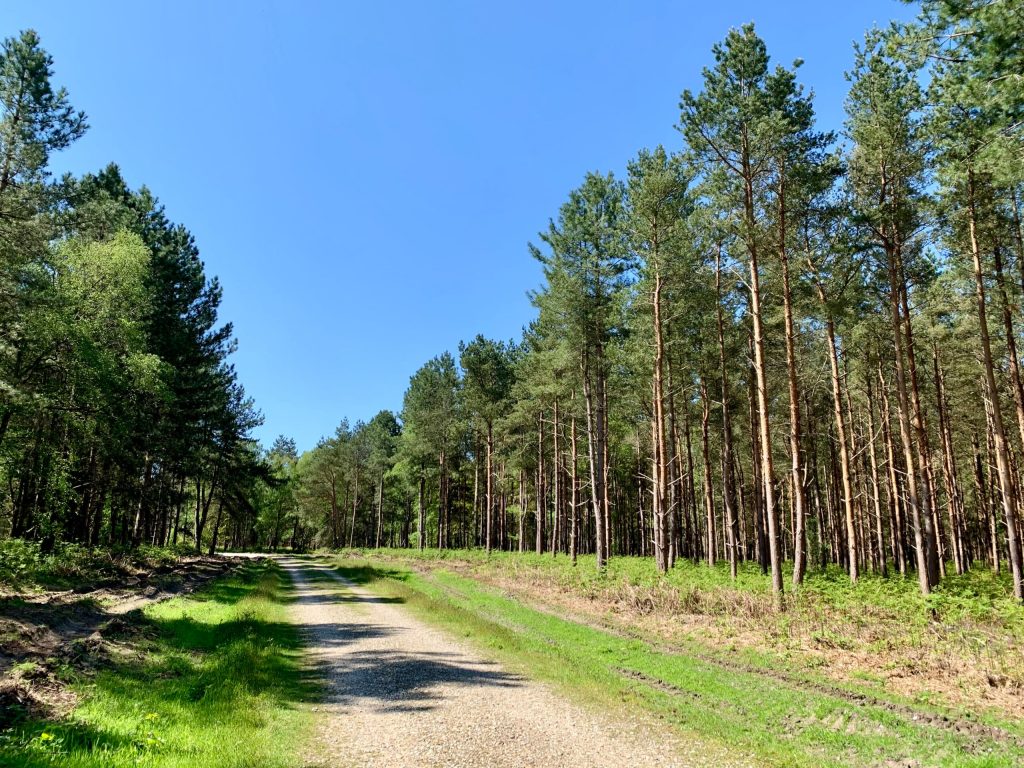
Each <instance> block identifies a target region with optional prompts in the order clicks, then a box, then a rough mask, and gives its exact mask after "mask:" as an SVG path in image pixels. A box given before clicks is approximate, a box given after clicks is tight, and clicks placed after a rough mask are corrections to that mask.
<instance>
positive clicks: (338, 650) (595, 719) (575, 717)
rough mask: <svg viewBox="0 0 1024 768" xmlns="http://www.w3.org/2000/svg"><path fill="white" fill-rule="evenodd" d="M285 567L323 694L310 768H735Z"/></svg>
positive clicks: (313, 570)
mask: <svg viewBox="0 0 1024 768" xmlns="http://www.w3.org/2000/svg"><path fill="white" fill-rule="evenodd" d="M280 562H281V565H282V566H283V567H284V568H285V569H286V570H287V572H288V573H289V574H290V576H291V578H292V579H293V580H294V582H295V584H296V589H297V598H298V599H297V600H296V602H295V604H294V606H293V607H292V611H293V618H294V620H295V621H296V622H297V623H298V624H299V625H300V626H301V627H302V628H303V630H304V632H305V635H306V639H307V642H308V647H309V654H310V661H311V663H312V664H313V665H314V667H315V669H316V671H317V673H318V674H319V675H320V676H321V677H322V679H323V682H324V698H323V703H322V704H321V705H320V706H319V707H318V708H317V709H318V710H319V711H320V712H321V715H320V719H319V726H318V733H317V735H316V738H315V739H314V742H313V743H312V744H311V746H310V749H309V753H308V754H307V755H306V756H305V757H306V761H307V765H309V766H331V768H335V767H337V768H341V767H343V766H445V767H446V768H458V767H461V766H466V767H467V768H484V767H486V766H516V767H517V768H518V767H520V766H559V767H560V768H564V766H608V767H609V768H612V767H615V768H618V767H619V766H645V768H647V767H650V768H655V767H668V766H703V765H709V764H715V765H718V766H725V765H736V763H735V762H734V760H731V759H729V758H728V757H725V756H723V755H719V754H718V753H719V750H718V749H716V748H710V749H709V748H708V746H707V745H705V744H701V743H697V742H693V741H686V742H684V741H683V740H681V739H679V738H676V737H674V736H671V735H669V734H667V733H666V731H665V730H664V729H658V730H655V728H654V727H653V726H652V725H651V724H650V723H648V722H645V721H640V720H636V721H633V720H628V719H623V718H621V717H616V718H612V717H611V716H610V715H606V714H601V713H599V712H596V711H592V710H590V709H584V708H582V707H580V706H578V705H576V704H574V703H572V702H570V701H568V700H566V699H565V698H564V697H563V696H561V695H559V694H557V693H555V692H554V691H553V690H551V689H550V688H548V687H547V686H545V685H543V684H540V683H538V682H535V681H532V680H527V679H524V678H522V677H519V676H517V675H513V674H510V673H508V672H506V671H505V670H503V669H502V668H501V667H500V666H499V665H498V664H496V663H494V662H492V661H488V660H487V659H486V658H484V657H483V656H482V655H481V654H480V653H479V652H478V651H476V650H475V649H472V648H471V647H469V646H468V645H466V644H464V643H462V642H459V641H457V640H455V639H453V638H451V637H450V636H448V635H447V634H445V633H443V632H440V631H438V630H436V629H434V628H432V627H429V626H427V625H426V624H424V623H422V622H421V621H419V620H417V619H415V618H413V617H412V616H411V615H410V614H409V612H408V611H407V610H405V609H403V608H402V607H401V605H400V604H398V603H395V602H393V601H392V600H391V599H389V598H385V597H378V596H375V595H373V594H371V593H370V592H368V591H366V590H364V589H361V588H359V587H357V586H356V585H354V584H352V583H350V582H347V581H345V580H344V579H342V578H341V577H340V576H338V575H337V574H336V573H335V572H334V571H332V570H330V569H328V568H326V567H323V566H319V565H316V564H313V563H309V562H304V561H300V560H296V559H291V558H282V559H281V560H280Z"/></svg>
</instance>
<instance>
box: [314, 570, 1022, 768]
mask: <svg viewBox="0 0 1024 768" xmlns="http://www.w3.org/2000/svg"><path fill="white" fill-rule="evenodd" d="M334 562H335V564H336V566H337V568H338V570H339V572H340V573H341V574H342V575H344V576H345V577H347V578H349V579H351V580H353V581H356V582H359V583H362V584H366V585H369V586H370V587H371V588H372V589H373V590H374V591H375V592H378V593H381V594H384V595H387V596H392V597H401V598H402V599H403V600H404V601H405V603H406V605H408V606H409V607H410V608H411V609H412V610H414V611H416V612H417V613H418V614H419V615H421V616H422V617H423V618H425V619H427V620H429V621H431V622H433V623H435V624H438V625H440V626H442V627H443V628H445V629H447V630H449V631H451V632H453V633H455V634H458V635H462V636H465V637H467V638H470V639H471V640H472V641H473V642H475V643H477V644H479V645H481V646H483V647H484V648H485V649H486V650H487V651H489V652H490V653H491V654H493V655H494V656H496V657H498V658H499V659H500V660H501V661H503V662H504V663H505V664H506V665H507V666H509V667H510V668H512V669H513V670H517V671H522V672H524V673H525V674H527V675H529V676H531V677H535V678H539V679H542V680H546V681H549V682H552V683H554V684H556V685H558V686H560V687H562V688H563V689H564V690H565V691H567V692H569V693H570V694H571V695H573V696H575V697H580V698H582V699H584V700H589V701H593V702H596V703H600V704H603V705H607V706H619V705H622V704H626V705H627V706H639V707H640V708H642V709H643V710H646V711H647V712H649V713H650V714H651V715H653V716H655V717H657V718H659V719H661V720H663V721H664V722H666V723H669V724H671V725H672V726H673V727H675V728H677V729H678V730H679V731H680V732H681V733H682V734H683V735H684V736H686V735H690V736H696V737H697V738H698V739H700V740H702V741H704V742H707V741H710V742H712V743H714V744H718V745H721V746H722V747H723V748H724V749H725V750H727V751H735V752H738V753H740V754H746V755H754V756H756V758H757V761H758V763H759V764H768V765H778V766H819V765H835V766H843V765H846V766H862V765H879V764H885V761H886V760H903V761H906V762H912V761H913V760H920V761H921V762H922V764H924V765H942V766H956V767H958V768H968V767H970V768H983V767H991V768H995V767H996V766H998V767H999V768H1005V767H1006V766H1012V765H1016V764H1019V763H1020V760H1021V758H1020V754H1021V753H1020V747H1019V742H1017V741H1014V740H1009V741H1006V740H1002V741H1001V740H998V739H994V738H988V737H985V736H982V735H979V734H975V735H973V736H965V735H962V734H958V733H955V732H953V731H951V730H948V729H944V728H940V727H938V726H933V725H927V724H923V723H921V722H916V721H914V719H913V715H911V714H909V713H907V712H904V711H900V710H893V709H890V708H887V707H885V706H882V705H881V704H880V703H877V702H870V701H869V702H860V703H853V702H851V701H849V700H847V699H845V698H843V697H841V696H838V695H835V694H830V693H827V692H822V691H820V690H816V689H814V688H812V687H806V686H801V685H798V684H788V683H786V682H780V681H779V680H777V679H774V678H770V677H766V676H764V675H762V674H758V673H757V671H756V670H750V671H743V670H734V669H727V668H724V667H723V666H721V665H720V664H716V663H714V662H713V661H709V660H702V659H700V658H697V657H694V656H687V655H684V654H678V653H672V652H669V651H666V650H661V649H658V648H657V647H655V646H652V645H651V644H650V643H647V642H645V641H644V640H642V639H638V638H629V637H623V636H621V635H615V634H610V633H608V632H605V631H602V630H600V629H598V628H595V627H591V626H586V625H583V624H578V623H575V622H572V621H569V620H566V619H564V618H561V617H558V616H554V615H552V614H550V613H547V612H541V611H538V610H535V609H533V608H531V607H529V606H527V605H524V604H523V603H522V602H520V601H517V600H514V599H511V598H510V597H508V596H506V595H503V594H502V593H500V592H499V591H498V590H495V589H492V588H489V587H486V586H483V585H481V584H480V583H478V582H476V581H475V580H473V579H472V578H467V577H465V576H461V575H458V574H455V573H451V572H449V571H445V570H443V569H440V568H438V569H435V570H432V571H430V572H428V573H418V572H414V571H412V570H410V569H409V568H407V567H403V566H402V565H400V564H396V563H395V562H393V561H391V562H386V563H380V562H374V561H359V560H352V559H350V558H342V559H337V560H335V561H334ZM613 567H614V566H613ZM581 578H589V577H581ZM609 578H618V577H617V576H614V575H612V576H610V577H609ZM920 712H921V713H922V714H925V715H928V714H929V710H927V709H921V710H920ZM936 714H938V715H941V713H939V712H937V711H936Z"/></svg>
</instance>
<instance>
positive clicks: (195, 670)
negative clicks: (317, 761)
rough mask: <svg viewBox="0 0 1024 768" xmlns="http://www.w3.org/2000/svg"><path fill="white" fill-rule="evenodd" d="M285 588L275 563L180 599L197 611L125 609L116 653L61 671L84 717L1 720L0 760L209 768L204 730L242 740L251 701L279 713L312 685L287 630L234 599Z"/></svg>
mask: <svg viewBox="0 0 1024 768" xmlns="http://www.w3.org/2000/svg"><path fill="white" fill-rule="evenodd" d="M287 586H288V579H287V577H286V576H285V575H284V574H283V573H281V571H280V569H278V568H277V567H276V566H274V565H272V564H270V563H252V564H246V565H245V566H243V567H242V568H241V569H240V570H239V571H238V572H237V573H236V574H235V575H234V576H233V577H232V578H229V579H225V580H222V581H218V582H214V583H212V584H210V585H209V586H208V587H206V588H205V589H203V590H202V591H201V592H200V593H197V594H196V595H193V596H192V597H190V598H189V602H190V603H196V604H198V607H197V606H196V605H192V606H190V610H189V611H187V612H183V613H179V612H171V615H170V616H169V617H162V616H161V615H159V613H158V614H157V615H156V616H144V615H143V614H142V613H141V612H133V613H132V614H130V615H129V617H128V618H129V619H130V621H129V623H128V626H127V627H126V628H125V629H124V633H123V634H124V638H123V639H124V643H123V645H122V643H118V645H119V646H121V650H119V651H118V652H114V653H102V654H101V655H99V656H98V657H97V658H96V659H92V660H86V662H87V663H86V665H85V667H84V668H80V669H77V670H70V669H66V670H64V671H63V673H62V676H64V677H66V678H70V679H71V680H73V681H75V682H77V683H80V684H87V685H88V689H89V699H88V704H87V707H86V709H87V712H86V714H85V715H84V716H77V715H72V716H71V717H69V718H66V719H63V720H59V721H56V722H55V721H52V720H45V719H35V718H31V717H28V718H25V719H23V720H22V721H21V722H18V723H14V724H7V725H8V727H7V728H6V730H4V729H3V725H4V724H0V765H4V766H10V768H17V767H19V766H21V767H26V766H27V767H31V768H35V766H50V765H64V764H68V763H73V764H74V765H76V766H79V765H80V766H92V765H96V766H120V765H134V764H137V763H138V762H139V761H140V759H142V758H145V760H144V762H146V764H150V762H151V761H152V762H153V763H155V764H160V763H161V762H163V760H165V759H166V760H167V761H168V762H171V763H174V764H178V763H176V762H175V761H176V759H177V758H178V757H180V758H183V759H185V762H190V760H189V759H188V758H189V757H193V758H194V760H192V761H191V762H194V764H197V765H198V764H210V763H208V762H206V759H204V757H202V756H201V755H200V754H199V753H197V752H196V749H199V748H200V747H198V746H196V745H197V744H201V743H202V742H203V740H204V739H207V740H209V739H210V738H211V733H212V731H211V733H207V734H203V733H202V732H201V729H203V728H204V727H210V728H211V729H214V728H218V727H230V726H235V725H241V726H242V727H243V733H242V734H240V736H241V737H243V738H244V728H245V727H250V728H253V729H254V732H255V731H256V730H258V728H259V727H260V725H261V723H262V721H263V718H262V716H261V715H260V714H259V713H257V712H256V711H255V709H256V707H254V705H255V704H256V703H257V701H258V702H259V704H260V708H263V707H264V706H265V705H266V704H269V706H270V707H271V708H281V709H291V708H294V707H296V706H297V705H299V704H301V703H304V702H310V701H313V700H314V699H315V698H316V697H317V696H318V694H319V692H320V689H319V685H318V681H317V680H316V679H315V678H314V676H313V675H312V674H311V672H310V671H309V670H308V668H307V667H306V666H305V665H304V664H303V662H302V642H301V638H300V636H299V633H298V632H297V631H296V628H295V626H294V625H292V624H290V623H288V622H285V621H274V620H268V619H266V618H263V617H261V615H260V611H259V610H258V609H257V608H254V609H253V610H248V609H246V608H245V607H239V606H238V604H239V602H240V601H241V600H242V599H243V598H245V597H247V596H250V595H252V596H254V597H256V598H257V599H263V600H267V601H271V602H273V603H283V602H284V601H285V599H286V598H287V594H288V593H287ZM210 603H213V604H215V605H213V606H210V605H205V606H204V605H203V604H210ZM263 613H266V609H264V611H263ZM204 618H209V621H204V620H203V619H204ZM118 639H119V640H120V639H121V638H118ZM78 687H79V688H81V687H82V686H81V685H79V686H78ZM224 757H225V759H227V758H228V757H230V756H228V755H224Z"/></svg>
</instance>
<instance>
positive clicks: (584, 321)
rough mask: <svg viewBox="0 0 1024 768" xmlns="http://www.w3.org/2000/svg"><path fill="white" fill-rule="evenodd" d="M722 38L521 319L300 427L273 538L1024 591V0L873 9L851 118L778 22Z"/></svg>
mask: <svg viewBox="0 0 1024 768" xmlns="http://www.w3.org/2000/svg"><path fill="white" fill-rule="evenodd" d="M712 53H713V59H712V61H711V63H710V65H709V67H708V68H707V69H705V70H704V76H703V77H704V79H703V86H702V88H701V89H700V91H699V92H697V93H691V92H689V91H687V92H684V93H683V94H682V97H681V100H680V113H679V123H678V128H679V133H680V141H679V143H678V145H677V146H675V147H670V148H662V147H658V148H655V149H651V150H643V151H641V152H640V153H639V154H638V155H637V156H636V157H635V158H634V159H633V160H632V161H631V162H630V163H629V165H628V172H627V174H626V176H625V178H623V179H621V180H620V179H617V178H614V177H613V176H612V175H611V174H599V173H592V174H588V175H587V177H586V178H585V180H584V181H583V183H582V185H581V186H580V187H579V188H577V189H575V190H573V191H572V192H571V193H570V195H569V198H568V200H567V201H566V203H565V204H564V205H563V206H562V207H561V209H560V210H559V211H558V212H557V215H556V216H555V218H554V220H553V221H551V223H550V225H549V226H548V228H547V229H546V230H545V231H544V232H543V233H542V234H541V235H540V240H539V245H538V246H536V247H532V248H531V250H532V253H533V256H535V257H536V258H537V259H539V260H540V262H541V264H542V265H543V269H544V277H545V282H544V285H543V287H542V288H541V289H540V290H539V291H537V292H536V293H535V294H533V295H532V298H533V301H534V304H535V306H536V307H537V310H538V316H537V317H536V319H535V320H534V321H533V322H532V323H531V324H530V325H529V327H528V328H527V329H526V330H525V332H524V334H523V338H522V339H521V340H518V341H514V342H511V343H503V342H495V341H490V340H487V339H484V338H482V337H477V338H476V339H474V340H473V341H471V342H469V343H467V344H464V345H462V347H461V348H460V350H459V356H458V359H456V357H454V356H453V355H451V354H448V353H444V354H442V355H440V356H438V357H436V358H434V359H433V360H431V361H429V362H428V363H426V365H424V366H423V367H422V368H421V369H420V370H419V371H417V372H416V373H415V374H414V375H413V376H412V379H411V381H410V384H409V389H408V391H407V393H406V396H405V402H404V404H403V408H402V411H401V413H400V414H398V415H395V414H391V413H388V412H383V413H381V414H379V415H378V416H377V417H375V418H374V419H373V420H372V421H370V422H369V423H365V424H364V423H358V424H355V425H354V426H352V425H349V424H348V423H343V424H342V425H341V427H339V428H338V431H337V433H336V435H335V436H334V437H332V438H330V439H327V440H325V441H323V442H322V443H321V444H320V445H319V446H317V447H316V448H315V449H314V450H312V451H310V452H308V453H306V454H304V455H302V456H301V457H297V456H296V455H295V450H294V445H293V444H291V443H290V442H289V441H287V440H285V439H282V440H280V441H279V442H278V444H277V445H276V446H275V449H274V450H273V451H272V453H271V460H272V462H273V463H274V465H275V473H276V475H277V476H278V477H279V478H280V479H281V480H282V481H284V482H282V483H281V484H280V485H279V486H277V487H276V488H275V490H274V494H273V499H272V500H271V501H270V502H268V506H266V507H265V508H264V510H263V513H262V516H261V520H263V522H262V523H261V528H260V530H261V531H263V532H264V533H263V534H261V535H265V536H267V538H266V539H265V541H266V542H267V543H269V544H270V545H271V546H278V545H281V544H289V543H290V544H292V545H296V546H313V545H323V546H332V547H338V546H346V545H359V546H365V545H370V546H373V545H389V546H409V545H410V544H411V545H418V546H424V545H429V546H438V547H486V548H488V549H489V548H492V547H494V548H502V549H520V550H523V549H531V550H536V551H538V552H541V551H552V552H556V553H566V554H568V555H569V556H570V557H574V556H575V555H576V554H577V553H581V552H588V553H596V555H597V562H598V565H599V566H600V565H601V564H603V563H604V562H605V560H606V559H607V558H608V557H609V556H612V555H615V554H620V553H621V554H634V555H648V556H652V557H654V558H656V561H657V563H658V565H659V566H660V567H661V568H662V569H667V568H670V567H671V566H672V564H673V562H674V561H675V560H676V559H677V558H681V557H685V558H693V559H705V560H706V561H707V562H709V563H714V562H715V561H716V560H725V561H727V562H728V563H729V564H730V565H731V566H732V567H733V569H735V567H736V564H737V563H738V562H740V561H744V560H756V561H757V562H759V563H760V564H761V565H762V567H763V569H764V571H765V573H766V574H771V580H772V584H773V588H774V590H775V593H776V594H777V595H778V597H779V599H780V601H781V597H782V593H783V591H784V588H785V582H786V581H791V582H793V583H795V584H799V582H800V581H801V579H802V578H803V576H804V573H805V572H806V570H807V569H808V568H825V567H828V566H829V565H830V564H837V565H839V566H841V567H843V568H844V569H846V570H847V571H848V572H849V575H850V577H851V579H854V580H856V579H857V578H858V576H859V574H861V573H863V572H865V571H871V572H875V573H892V572H896V573H901V574H907V575H916V578H917V579H918V580H919V582H920V587H921V590H922V591H923V592H926V593H927V592H929V591H930V590H931V589H932V588H933V587H934V586H935V585H936V584H938V583H939V581H940V579H941V578H942V577H943V575H944V574H945V573H947V572H950V571H956V572H962V571H964V570H965V569H968V568H972V567H987V568H993V569H1000V568H1004V567H1006V566H1007V565H1009V568H1010V570H1011V572H1012V582H1013V585H1014V590H1015V593H1016V595H1017V597H1018V598H1020V597H1021V532H1020V526H1019V524H1018V519H1019V514H1020V511H1021V507H1022V504H1024V484H1022V479H1024V475H1022V471H1024V381H1022V374H1021V371H1020V356H1019V351H1018V345H1019V343H1020V336H1019V334H1020V326H1021V323H1022V320H1024V317H1022V310H1021V301H1022V298H1024V231H1022V212H1021V208H1022V205H1024V202H1022V193H1024V78H1022V77H1021V73H1022V72H1024V5H1022V4H1020V3H1006V2H981V0H943V1H942V2H940V1H939V0H926V2H924V3H923V4H922V6H921V15H920V18H919V19H918V21H916V22H914V23H912V24H906V25H897V24H894V25H892V26H890V27H889V28H886V29H884V30H872V31H870V32H869V33H868V34H867V35H866V37H865V39H864V41H863V42H862V43H861V44H859V45H858V46H857V47H856V51H855V64H854V67H853V69H852V70H851V71H850V72H849V73H848V81H849V92H848V94H847V98H846V113H847V116H846V122H845V125H844V126H843V131H842V132H841V133H830V132H825V131H822V130H820V129H819V128H818V127H817V126H816V123H815V115H814V105H813V98H812V94H811V93H809V92H808V91H807V90H805V89H804V88H802V87H801V85H800V84H799V80H798V77H797V67H798V65H799V63H796V64H794V65H793V66H792V67H785V66H777V67H773V66H771V65H770V64H769V58H768V54H767V51H766V47H765V44H764V43H763V42H762V40H761V39H760V38H759V37H758V36H757V35H756V33H755V31H754V29H753V27H752V26H746V27H743V28H741V29H736V30H733V31H731V32H729V34H728V35H727V37H726V38H725V40H724V41H723V42H722V43H721V44H719V45H716V46H715V47H714V49H713V52H712ZM784 568H785V570H786V573H784Z"/></svg>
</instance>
